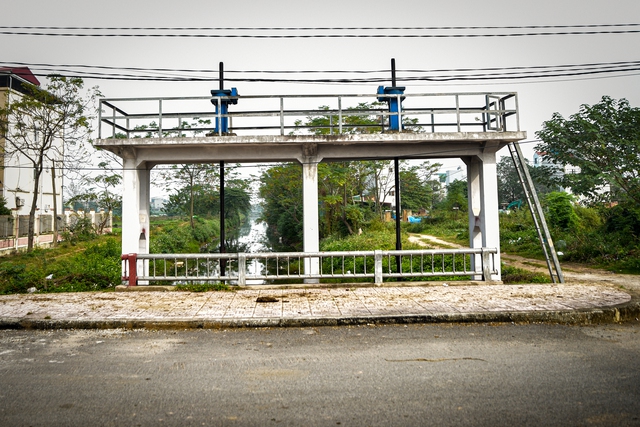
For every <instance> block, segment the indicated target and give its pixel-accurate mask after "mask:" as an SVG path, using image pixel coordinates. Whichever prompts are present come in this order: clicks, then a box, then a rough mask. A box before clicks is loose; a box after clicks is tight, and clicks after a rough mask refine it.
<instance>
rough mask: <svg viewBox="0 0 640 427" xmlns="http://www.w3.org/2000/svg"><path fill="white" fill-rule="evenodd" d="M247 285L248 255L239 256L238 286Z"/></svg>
mask: <svg viewBox="0 0 640 427" xmlns="http://www.w3.org/2000/svg"><path fill="white" fill-rule="evenodd" d="M246 284H247V254H244V253H242V254H238V286H244V285H246Z"/></svg>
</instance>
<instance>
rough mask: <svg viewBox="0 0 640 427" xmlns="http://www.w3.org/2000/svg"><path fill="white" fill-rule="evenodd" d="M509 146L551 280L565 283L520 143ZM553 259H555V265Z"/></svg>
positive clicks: (512, 143)
mask: <svg viewBox="0 0 640 427" xmlns="http://www.w3.org/2000/svg"><path fill="white" fill-rule="evenodd" d="M508 147H509V153H511V159H513V164H514V166H515V168H516V172H517V173H518V178H519V179H520V184H522V189H523V190H524V195H525V197H526V198H527V205H528V206H529V210H530V211H531V216H532V217H533V223H534V224H535V227H536V232H537V233H538V238H539V239H540V245H541V246H542V250H543V252H544V257H545V260H546V261H547V267H548V269H549V275H550V276H551V280H552V281H553V283H564V276H563V275H562V269H561V268H560V262H559V261H558V254H557V253H556V250H555V248H554V246H553V240H552V239H551V234H549V228H548V227H547V222H546V220H545V218H544V212H543V211H542V206H541V205H540V200H538V194H537V193H536V189H535V187H534V185H533V181H532V180H531V174H530V173H529V168H528V166H527V164H526V162H525V161H524V157H523V156H522V151H521V150H520V144H518V143H517V142H510V143H509V144H508ZM549 254H551V260H550V259H549ZM551 261H553V265H552V262H551ZM554 269H555V271H554Z"/></svg>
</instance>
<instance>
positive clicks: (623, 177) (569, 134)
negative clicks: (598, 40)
mask: <svg viewBox="0 0 640 427" xmlns="http://www.w3.org/2000/svg"><path fill="white" fill-rule="evenodd" d="M537 136H538V138H540V139H541V140H542V143H541V144H539V145H538V146H537V147H536V149H537V150H538V151H541V152H543V153H544V154H543V158H545V159H546V160H548V161H550V162H553V163H555V164H557V165H559V166H563V167H564V166H567V165H572V166H577V167H579V168H580V170H579V172H578V173H575V174H563V175H562V176H561V177H560V178H559V179H558V184H559V185H561V186H563V187H568V188H571V190H572V192H573V193H575V194H577V195H582V196H585V197H587V198H589V199H591V200H598V199H600V198H602V188H603V187H604V186H606V185H610V186H611V189H612V191H613V197H616V198H617V199H619V201H624V200H625V199H626V200H629V201H632V202H633V203H635V204H636V205H637V204H640V109H639V108H632V107H631V106H630V105H629V102H628V101H627V100H626V99H620V100H615V99H612V98H610V97H608V96H603V97H602V100H601V101H600V102H599V103H597V104H595V105H593V106H589V105H586V104H584V105H582V106H581V107H580V110H579V111H578V112H577V113H576V114H574V115H572V116H570V117H569V119H565V118H564V117H562V116H561V115H560V114H558V113H554V114H553V116H552V118H551V120H548V121H546V122H544V123H543V124H542V130H540V131H539V132H537ZM616 193H618V194H616Z"/></svg>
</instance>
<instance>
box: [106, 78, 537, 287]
mask: <svg viewBox="0 0 640 427" xmlns="http://www.w3.org/2000/svg"><path fill="white" fill-rule="evenodd" d="M391 89H396V88H391ZM399 89H404V88H399ZM212 93H214V96H207V97H165V98H118V99H102V100H101V101H100V112H101V116H100V129H99V139H98V140H97V141H96V143H95V145H96V146H97V147H99V148H102V149H105V150H108V151H111V152H113V153H114V154H116V155H118V156H119V157H121V158H122V159H123V178H124V179H123V184H124V185H123V187H124V195H123V203H122V205H123V206H122V253H123V254H128V253H138V254H147V253H148V252H149V238H148V230H149V203H150V197H149V190H150V178H149V176H150V171H151V169H152V168H153V167H154V166H156V165H164V164H184V163H215V162H234V163H252V162H255V163H258V162H259V163H269V162H291V161H297V162H300V163H301V165H302V169H303V180H304V183H303V194H304V251H305V252H318V251H319V233H318V164H319V163H320V162H331V161H344V160H364V159H366V160H376V159H380V160H382V159H384V160H389V159H396V158H399V159H424V160H428V159H445V158H460V159H462V160H463V162H464V163H465V164H466V167H467V171H466V172H467V181H468V190H469V191H468V194H469V206H468V208H469V209H468V212H469V236H470V238H469V245H470V247H471V248H497V249H498V255H497V259H496V264H497V266H498V270H497V271H498V273H497V275H494V276H493V277H491V279H492V280H500V270H499V268H500V251H499V248H500V236H499V221H498V208H499V207H498V190H497V173H496V153H497V152H498V150H500V149H501V148H503V147H504V146H506V145H507V144H509V143H511V142H517V141H520V140H523V139H525V138H526V132H523V131H521V130H520V121H519V114H518V98H517V94H515V93H509V92H501V93H453V94H405V93H404V92H403V90H391V91H384V90H380V91H379V93H377V94H367V95H287V96H284V95H283V96H280V95H267V96H254V95H251V96H240V95H238V94H237V91H235V90H232V91H212ZM391 98H393V101H394V102H385V101H388V100H389V99H391ZM212 104H213V106H212ZM229 104H234V105H233V107H230V106H229ZM218 106H221V107H224V108H219V107H218ZM318 106H322V107H318ZM390 106H393V108H389V107H390ZM349 116H360V117H367V118H369V119H370V120H367V123H369V124H367V125H365V126H362V125H358V126H357V128H354V127H353V126H350V125H349V124H348V123H350V121H349V120H347V118H348V117H349ZM313 117H322V118H324V120H323V122H322V125H321V126H317V127H315V128H310V127H309V126H303V125H300V123H307V122H308V121H309V120H308V119H309V118H313ZM371 123H375V124H371ZM378 123H379V124H378ZM393 126H396V128H395V129H394V128H393ZM318 133H321V134H318ZM145 233H146V234H145ZM143 236H144V237H145V238H142V237H143Z"/></svg>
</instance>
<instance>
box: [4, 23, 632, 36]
mask: <svg viewBox="0 0 640 427" xmlns="http://www.w3.org/2000/svg"><path fill="white" fill-rule="evenodd" d="M638 27H640V24H638V23H614V24H576V25H522V26H515V25H509V26H426V27H73V26H67V27H56V26H0V35H13V36H45V37H151V38H158V37H166V38H253V39H295V38H304V39H308V38H477V37H525V36H566V35H597V34H635V33H640V29H638ZM532 30H533V31H532ZM187 31H188V32H190V33H185V32H187ZM452 31H466V32H465V33H451V32H452ZM487 31H491V32H487ZM284 32H286V34H283V33H284ZM312 32H313V33H312ZM407 32H411V33H407Z"/></svg>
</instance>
